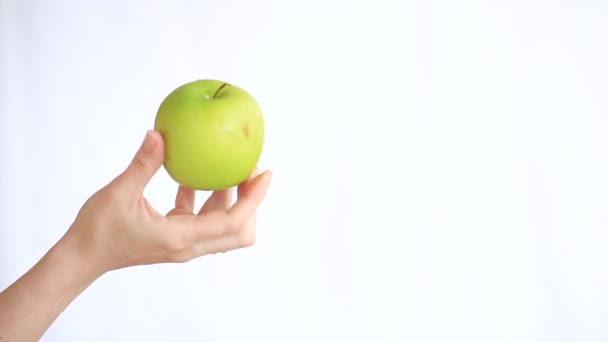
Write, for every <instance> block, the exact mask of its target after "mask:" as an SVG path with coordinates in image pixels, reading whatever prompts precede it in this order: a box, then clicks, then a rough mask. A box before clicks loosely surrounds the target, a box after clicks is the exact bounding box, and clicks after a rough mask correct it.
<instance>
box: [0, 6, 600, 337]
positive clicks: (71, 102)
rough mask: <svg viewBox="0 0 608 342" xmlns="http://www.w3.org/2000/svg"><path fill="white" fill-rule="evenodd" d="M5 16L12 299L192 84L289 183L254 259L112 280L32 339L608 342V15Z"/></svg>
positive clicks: (5, 171)
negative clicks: (220, 93)
mask: <svg viewBox="0 0 608 342" xmlns="http://www.w3.org/2000/svg"><path fill="white" fill-rule="evenodd" d="M0 3H1V7H0V34H1V36H0V43H1V46H0V48H1V50H0V52H1V53H0V82H1V83H0V86H1V88H0V162H1V168H0V172H1V173H0V201H1V202H0V204H1V205H0V288H5V287H6V286H8V285H9V284H10V283H12V282H13V281H14V280H16V279H17V278H18V277H19V276H20V275H21V274H23V273H24V272H26V271H27V270H28V269H29V268H30V267H31V266H32V265H33V264H34V263H35V262H36V261H37V260H38V259H39V258H40V257H41V256H42V255H43V254H44V253H45V252H46V251H47V250H48V248H50V247H51V246H52V245H53V244H54V243H55V241H56V240H57V239H59V238H60V237H61V236H62V235H63V233H64V232H65V230H66V229H67V228H68V226H69V225H70V223H71V222H72V220H73V218H74V217H75V214H76V213H77V211H78V209H79V208H80V206H81V205H82V203H83V202H84V201H85V200H86V199H87V198H88V197H89V196H90V195H91V194H92V193H93V192H95V191H96V190H97V189H99V188H100V187H102V186H104V185H105V184H106V183H107V182H108V181H109V180H111V179H112V178H113V177H115V176H116V175H117V174H118V173H119V172H121V171H122V170H123V169H124V168H125V167H126V165H127V163H128V162H129V161H130V160H131V158H132V156H133V154H134V153H135V151H136V150H137V148H138V147H139V144H140V143H141V140H142V139H143V136H144V134H145V131H146V130H147V129H149V128H151V127H152V125H153V121H154V116H155V114H156V109H157V108H158V105H159V104H160V101H161V100H162V99H163V98H164V96H166V95H167V94H168V93H169V92H170V91H171V90H173V89H174V88H175V87H177V86H179V85H181V84H183V83H185V82H188V81H192V80H194V79H199V78H218V79H222V80H226V81H229V82H232V83H234V84H237V85H239V86H242V87H244V88H245V89H247V90H248V91H250V92H251V93H252V94H253V95H254V96H255V97H256V98H257V99H258V100H259V101H260V103H261V105H262V107H263V109H264V112H265V116H266V122H267V123H266V125H267V139H266V146H265V150H264V154H263V157H262V160H261V161H260V166H261V168H263V169H266V168H270V169H272V170H274V172H275V177H274V181H273V184H272V187H271V190H270V191H269V194H268V198H267V200H266V202H265V203H264V205H263V207H262V209H261V212H260V216H261V218H260V220H259V225H258V240H257V243H256V245H255V246H254V247H252V248H249V249H246V250H240V251H237V252H233V253H229V254H226V255H218V256H213V257H205V258H201V259H199V260H196V261H193V262H190V263H187V264H183V265H157V266H149V267H140V268H131V269H125V270H121V271H117V272H114V273H110V274H108V275H106V276H104V277H103V278H101V279H100V280H99V281H98V282H96V283H95V284H94V285H93V286H92V287H90V288H89V289H88V290H87V291H86V292H85V293H84V294H83V295H82V296H81V297H79V298H78V299H77V300H76V301H75V302H73V304H72V305H71V306H70V307H69V308H68V310H67V311H66V312H65V313H64V314H63V315H62V316H61V317H60V318H59V319H58V320H57V321H56V322H55V324H54V325H53V326H52V327H51V329H50V330H49V331H48V333H47V334H46V335H45V337H44V338H43V341H46V342H50V341H65V342H69V341H93V342H94V341H116V342H119V341H150V342H152V341H222V342H224V341H226V342H227V341H467V342H469V341H518V342H524V341H551V342H554V341H585V342H592V341H606V340H608V269H607V268H608V265H607V261H608V249H607V248H606V244H607V242H608V195H607V193H608V181H607V177H608V156H607V152H608V151H607V150H608V134H607V133H606V132H607V130H608V96H607V93H608V62H607V61H608V3H607V2H606V1H600V0H597V1H592V0H561V1H557V0H555V1H548V0H547V1H543V0H534V1H530V0H526V1H524V0H516V1H450V0H444V1H424V0H418V1H397V0H395V1H387V0H384V1H381V0H375V1H337V0H333V1H324V0H316V1H312V0H309V1H279V0H275V1H270V0H263V1H245V0H243V1H171V2H169V1H164V2H161V1H156V2H154V1H67V0H66V1H42V0H40V1H16V0H15V1H8V0H2V1H0ZM175 187H176V186H175V184H174V182H173V181H172V180H171V179H170V178H169V177H168V176H167V174H166V172H165V171H164V170H161V171H160V172H159V174H158V176H157V177H155V179H154V180H153V182H152V184H151V185H150V187H149V188H148V189H147V196H148V197H149V200H150V201H151V202H152V203H153V204H154V205H155V206H156V208H157V209H158V210H160V211H166V210H168V209H169V207H170V205H171V204H172V202H173V195H174V192H175ZM204 196H205V194H201V197H200V201H202V200H203V199H204ZM40 305H44V303H40Z"/></svg>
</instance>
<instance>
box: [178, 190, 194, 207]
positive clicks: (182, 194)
mask: <svg viewBox="0 0 608 342" xmlns="http://www.w3.org/2000/svg"><path fill="white" fill-rule="evenodd" d="M175 209H179V210H180V211H186V212H189V213H192V212H193V211H194V190H192V189H189V188H187V187H185V186H183V185H180V186H179V187H178V188H177V195H176V196H175Z"/></svg>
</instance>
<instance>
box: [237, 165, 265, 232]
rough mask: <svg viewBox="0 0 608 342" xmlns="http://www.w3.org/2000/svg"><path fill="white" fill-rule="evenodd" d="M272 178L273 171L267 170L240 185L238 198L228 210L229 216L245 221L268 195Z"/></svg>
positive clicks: (238, 220)
mask: <svg viewBox="0 0 608 342" xmlns="http://www.w3.org/2000/svg"><path fill="white" fill-rule="evenodd" d="M271 179H272V172H271V171H265V172H264V173H262V174H260V175H258V176H256V177H254V178H253V179H251V180H249V181H247V182H245V183H243V184H241V185H239V188H238V200H237V201H236V203H235V204H234V206H232V208H230V210H228V216H229V217H230V218H231V220H234V221H236V222H240V223H245V222H246V221H247V219H248V218H249V217H250V216H251V215H252V214H254V213H255V211H256V209H257V208H258V206H259V205H260V204H261V203H262V200H264V197H265V196H266V190H267V189H268V186H269V185H270V181H271Z"/></svg>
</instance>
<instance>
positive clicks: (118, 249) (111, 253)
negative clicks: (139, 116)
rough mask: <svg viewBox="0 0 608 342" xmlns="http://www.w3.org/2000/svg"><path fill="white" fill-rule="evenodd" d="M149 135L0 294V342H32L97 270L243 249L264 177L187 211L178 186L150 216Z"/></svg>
mask: <svg viewBox="0 0 608 342" xmlns="http://www.w3.org/2000/svg"><path fill="white" fill-rule="evenodd" d="M164 151H165V148H164V141H163V139H162V136H161V135H160V134H159V133H157V132H154V131H152V132H149V133H148V134H147V135H146V139H145V141H144V143H143V145H142V146H141V147H140V149H139V151H138V152H137V154H136V155H135V158H134V159H133V161H132V162H131V164H130V165H129V166H128V167H127V169H126V170H125V171H124V172H123V173H122V174H121V175H119V176H118V177H116V178H115V179H114V180H113V181H112V182H110V184H108V185H107V186H105V187H104V188H103V189H101V190H99V191H98V192H97V193H95V194H94V195H93V196H91V198H89V200H88V201H87V202H86V203H85V204H84V205H83V207H82V208H81V209H80V211H79V213H78V215H77V217H76V219H75V220H74V223H73V224H72V225H71V227H70V229H68V231H67V233H66V234H65V235H64V236H63V238H61V239H60V240H59V241H58V242H57V244H55V245H54V246H53V247H52V248H51V249H50V250H49V251H48V252H47V253H46V254H45V255H44V257H43V258H42V259H41V260H40V261H39V262H38V263H37V264H36V265H34V267H32V268H31V269H30V270H29V271H28V272H27V273H26V274H24V275H23V276H22V277H21V278H19V279H18V280H17V281H16V282H14V283H13V284H11V286H9V287H8V288H7V289H5V290H4V291H2V292H1V293H0V340H3V341H4V340H5V341H38V340H39V339H40V337H41V336H42V335H43V334H44V332H45V331H46V330H47V329H48V327H49V326H50V325H51V324H52V322H53V321H54V320H55V319H56V318H57V317H58V316H59V314H60V313H61V312H63V310H64V309H65V308H66V307H67V306H68V305H69V304H70V303H71V302H72V301H73V300H74V299H75V298H76V297H77V296H78V295H79V294H80V293H82V291H84V290H85V289H86V288H87V287H88V286H89V285H90V284H92V283H93V282H94V281H95V280H96V279H97V278H99V277H100V276H102V275H103V274H104V273H106V272H108V271H111V270H115V269H119V268H124V267H128V266H135V265H145V264H154V263H163V262H186V261H188V260H191V259H193V258H196V257H200V256H203V255H206V254H212V253H217V252H227V251H230V250H233V249H236V248H241V247H246V246H251V245H252V244H253V242H254V240H255V217H256V209H257V208H258V206H259V205H260V203H261V202H262V199H263V198H264V196H265V194H266V189H267V188H268V184H269V183H270V177H271V174H270V172H268V171H267V172H264V173H262V174H260V175H256V174H254V175H252V177H251V178H250V179H249V180H247V181H245V182H243V183H242V184H240V185H239V186H238V187H237V194H238V200H237V201H236V203H235V204H234V205H231V203H232V198H231V196H232V190H226V191H218V192H214V193H213V194H212V195H211V196H210V197H209V199H208V200H207V202H206V203H205V204H204V205H203V207H202V208H201V209H200V210H199V211H198V212H197V213H196V214H195V213H194V191H192V190H189V189H185V188H183V187H179V190H178V192H177V198H176V200H175V208H174V209H172V210H171V211H170V212H169V213H168V214H167V215H161V214H160V213H158V212H157V211H156V210H154V208H152V206H151V205H150V203H148V201H146V199H145V198H144V197H143V192H144V189H145V187H146V185H147V184H148V182H149V181H150V179H151V178H152V176H154V174H155V173H156V172H157V171H158V170H159V169H160V167H161V166H162V163H163V160H164Z"/></svg>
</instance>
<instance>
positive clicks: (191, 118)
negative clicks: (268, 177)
mask: <svg viewBox="0 0 608 342" xmlns="http://www.w3.org/2000/svg"><path fill="white" fill-rule="evenodd" d="M154 129H155V130H156V131H158V132H160V133H161V134H162V136H163V138H164V141H165V161H164V163H163V165H164V168H165V170H166V171H167V173H168V174H169V176H170V177H171V178H173V180H175V181H176V182H177V183H178V184H180V185H182V186H185V187H188V188H190V189H194V190H224V189H228V188H231V187H233V186H236V185H238V184H240V183H242V182H244V181H245V180H247V179H248V178H249V176H250V175H251V174H252V173H253V171H254V170H255V168H256V166H257V163H258V160H259V158H260V156H261V154H262V149H263V145H264V117H263V114H262V110H261V108H260V105H259V104H258V102H257V101H256V99H255V98H254V97H253V96H251V95H250V94H249V93H248V92H247V91H245V90H244V89H241V88H239V87H238V86H235V85H232V84H228V83H227V82H223V81H219V80H212V79H202V80H196V81H192V82H189V83H186V84H183V85H181V86H179V87H178V88H176V89H175V90H173V91H172V92H171V93H170V94H169V95H167V97H166V98H165V99H164V100H163V101H162V103H161V104H160V107H159V109H158V112H157V114H156V120H155V122H154Z"/></svg>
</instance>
